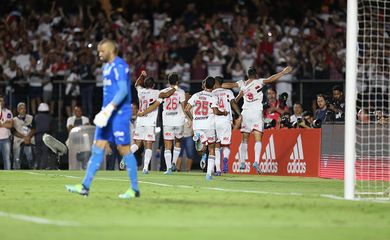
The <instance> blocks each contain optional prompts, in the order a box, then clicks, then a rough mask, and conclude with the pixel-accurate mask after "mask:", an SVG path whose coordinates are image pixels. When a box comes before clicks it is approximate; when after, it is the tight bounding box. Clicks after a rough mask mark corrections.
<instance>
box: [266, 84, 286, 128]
mask: <svg viewBox="0 0 390 240" xmlns="http://www.w3.org/2000/svg"><path fill="white" fill-rule="evenodd" d="M287 99H288V95H287V93H282V94H281V95H280V96H279V99H276V90H275V89H274V88H272V87H271V88H269V89H268V90H267V102H266V103H265V104H264V118H266V119H273V120H275V121H276V122H279V118H280V116H282V115H283V114H284V113H288V112H289V111H288V106H287V104H286V102H287Z"/></svg>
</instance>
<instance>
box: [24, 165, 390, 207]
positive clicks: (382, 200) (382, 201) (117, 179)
mask: <svg viewBox="0 0 390 240" xmlns="http://www.w3.org/2000/svg"><path fill="white" fill-rule="evenodd" d="M24 173H27V174H31V175H41V176H42V175H51V176H60V177H66V178H76V179H81V177H78V176H72V175H63V174H50V173H49V174H43V173H36V172H24ZM95 179H98V180H105V181H119V182H128V181H129V180H128V179H121V178H103V177H97V178H95ZM138 182H139V183H143V184H149V185H155V186H161V187H177V188H184V189H195V188H196V187H194V186H189V185H171V184H164V183H155V182H146V181H138ZM199 189H203V190H212V191H222V192H237V193H254V194H264V195H279V196H305V194H303V193H297V192H267V191H257V190H246V189H227V188H217V187H200V188H199ZM317 196H319V197H322V198H328V199H334V200H341V201H344V200H346V199H344V198H343V197H340V196H337V195H331V194H320V195H317ZM348 201H361V202H373V203H390V201H389V200H387V199H354V200H348Z"/></svg>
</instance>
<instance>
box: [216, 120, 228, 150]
mask: <svg viewBox="0 0 390 240" xmlns="http://www.w3.org/2000/svg"><path fill="white" fill-rule="evenodd" d="M215 131H216V133H217V142H219V143H221V144H222V145H230V143H231V141H232V123H231V122H230V121H229V120H223V121H218V120H215Z"/></svg>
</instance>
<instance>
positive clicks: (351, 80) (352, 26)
mask: <svg viewBox="0 0 390 240" xmlns="http://www.w3.org/2000/svg"><path fill="white" fill-rule="evenodd" d="M347 4H348V5H347V44H346V45H347V53H346V84H345V86H346V89H345V138H344V139H345V141H344V159H345V160H344V198H345V199H350V200H351V199H354V197H355V159H356V154H355V152H356V144H355V143H356V100H357V99H356V82H357V51H358V45H357V37H358V34H357V33H358V18H357V6H358V4H357V1H356V0H348V3H347Z"/></svg>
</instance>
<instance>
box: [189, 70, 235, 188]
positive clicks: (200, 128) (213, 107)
mask: <svg viewBox="0 0 390 240" xmlns="http://www.w3.org/2000/svg"><path fill="white" fill-rule="evenodd" d="M214 84H215V79H214V78H213V77H207V78H206V82H205V90H203V91H201V92H198V93H195V94H194V95H192V97H191V98H190V99H189V100H188V103H187V106H186V108H185V111H186V114H187V115H188V117H189V119H191V120H192V122H193V123H192V127H193V129H194V135H196V136H198V137H199V139H200V141H201V143H202V144H206V143H207V144H208V149H209V157H208V159H207V162H208V165H207V174H206V179H207V180H211V179H212V177H211V174H212V172H213V171H214V162H215V140H216V135H215V115H224V116H227V115H228V113H227V112H226V111H225V112H221V111H220V110H218V98H217V97H216V96H215V95H214V94H213V93H212V90H213V87H214Z"/></svg>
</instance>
